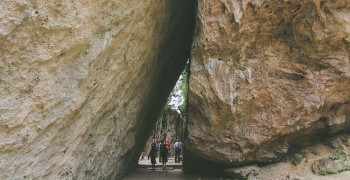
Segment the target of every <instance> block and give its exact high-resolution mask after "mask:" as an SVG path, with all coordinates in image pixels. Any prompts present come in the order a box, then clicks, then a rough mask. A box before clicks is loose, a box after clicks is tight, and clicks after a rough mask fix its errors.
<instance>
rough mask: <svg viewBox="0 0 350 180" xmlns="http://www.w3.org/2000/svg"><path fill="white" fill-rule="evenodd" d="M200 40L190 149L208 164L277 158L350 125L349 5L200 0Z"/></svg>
mask: <svg viewBox="0 0 350 180" xmlns="http://www.w3.org/2000/svg"><path fill="white" fill-rule="evenodd" d="M194 42H195V43H194V45H193V49H192V62H191V75H190V93H189V112H188V114H189V118H188V126H187V128H188V132H189V134H188V139H187V141H186V143H185V146H186V147H187V148H188V151H189V152H191V153H192V154H195V155H197V156H198V157H200V158H201V159H202V160H203V162H209V163H216V164H221V165H223V166H230V165H242V164H246V163H253V162H271V161H275V160H278V159H280V158H281V157H282V156H283V155H285V154H286V153H287V152H288V149H289V148H290V147H291V146H293V145H299V144H300V145H302V144H303V143H304V142H305V141H308V140H309V139H308V138H309V137H311V136H313V137H316V138H317V137H318V134H320V133H335V132H337V131H340V130H343V129H348V128H349V121H350V117H349V113H348V112H349V111H350V63H349V55H350V3H349V1H347V0H338V1H314V0H302V1H299V0H288V1H279V0H242V1H238V0H232V1H227V0H220V1H217V0H207V1H199V4H198V15H197V36H196V37H195V40H194ZM203 142H205V143H206V144H207V145H206V146H203V145H202V144H203ZM309 142H312V141H309ZM185 158H186V157H185ZM187 158H189V159H188V161H190V158H191V156H187ZM197 159H198V158H197ZM198 164H201V161H198Z"/></svg>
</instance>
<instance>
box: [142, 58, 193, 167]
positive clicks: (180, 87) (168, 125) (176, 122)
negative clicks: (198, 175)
mask: <svg viewBox="0 0 350 180" xmlns="http://www.w3.org/2000/svg"><path fill="white" fill-rule="evenodd" d="M189 70H190V63H189V61H188V62H187V64H186V66H185V68H184V70H183V72H182V73H181V75H180V76H179V78H178V80H177V82H176V84H175V86H174V88H173V90H172V91H171V93H170V95H169V97H168V100H167V103H166V104H165V106H164V108H163V110H162V113H161V114H160V116H159V117H158V119H157V122H156V125H155V127H154V129H153V131H152V133H151V135H150V137H149V138H148V140H147V143H146V145H145V147H144V148H143V152H142V153H141V155H140V158H139V162H138V166H139V167H141V168H145V169H147V170H153V168H152V165H151V158H148V156H149V154H150V151H151V148H152V143H156V149H157V156H156V166H155V170H156V171H157V170H160V171H162V170H163V166H162V163H161V162H160V147H161V144H162V143H165V144H168V146H167V147H168V151H169V153H168V154H169V155H168V162H167V167H166V168H167V170H169V169H182V162H183V148H182V150H181V151H180V156H179V158H176V157H175V155H176V150H175V148H173V146H174V144H175V142H176V141H178V142H179V143H180V144H181V146H183V142H184V138H185V134H186V123H187V104H188V88H189V86H188V83H189ZM175 158H176V159H175ZM177 159H179V162H178V160H177ZM175 160H176V161H177V162H175Z"/></svg>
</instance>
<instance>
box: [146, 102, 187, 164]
mask: <svg viewBox="0 0 350 180" xmlns="http://www.w3.org/2000/svg"><path fill="white" fill-rule="evenodd" d="M183 133H184V126H183V121H182V119H181V117H180V114H179V113H178V112H177V111H176V110H173V109H171V108H169V109H164V110H163V112H162V114H161V116H160V118H159V119H158V120H157V123H156V127H155V128H154V130H153V132H152V134H151V136H150V137H149V138H148V140H147V143H146V146H145V148H144V150H143V154H142V157H141V158H145V157H146V158H147V156H148V154H149V152H150V150H151V144H152V142H153V141H154V140H155V141H156V142H157V143H158V142H159V141H160V140H166V141H170V143H171V144H173V143H175V142H176V139H180V140H181V141H182V139H183ZM170 152H171V155H174V153H175V151H174V149H171V150H170Z"/></svg>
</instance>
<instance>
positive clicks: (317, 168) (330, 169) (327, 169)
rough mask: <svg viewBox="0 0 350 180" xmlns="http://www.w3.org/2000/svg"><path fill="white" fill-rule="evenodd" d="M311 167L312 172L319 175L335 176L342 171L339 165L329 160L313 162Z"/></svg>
mask: <svg viewBox="0 0 350 180" xmlns="http://www.w3.org/2000/svg"><path fill="white" fill-rule="evenodd" d="M311 167H312V171H313V172H314V173H315V174H319V175H327V174H335V173H338V172H341V171H343V166H342V164H341V163H339V162H337V161H333V160H331V159H329V158H324V159H319V160H317V161H314V162H313V163H312V166H311Z"/></svg>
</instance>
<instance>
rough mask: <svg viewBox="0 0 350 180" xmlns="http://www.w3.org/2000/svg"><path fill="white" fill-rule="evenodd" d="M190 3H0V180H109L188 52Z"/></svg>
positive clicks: (131, 151) (131, 154)
mask: <svg viewBox="0 0 350 180" xmlns="http://www.w3.org/2000/svg"><path fill="white" fill-rule="evenodd" d="M194 6H195V2H194V1H188V0H180V1H171V0H169V1H164V0H156V1H154V0H145V1H127V2H126V1H122V0H99V1H82V0H78V1H62V2H61V1H52V0H49V1H43V2H37V1H29V0H11V1H10V0H4V1H1V2H0V49H1V51H0V58H1V61H0V73H1V77H0V179H23V178H24V179H27V178H28V179H42V178H44V179H115V178H117V179H118V178H120V177H122V176H123V175H124V174H125V172H126V171H128V170H129V169H130V168H132V167H134V166H135V165H136V164H137V159H138V155H139V154H140V153H141V151H142V148H143V147H144V145H145V142H146V140H147V137H148V136H147V135H149V134H150V131H151V128H150V127H152V126H153V125H154V124H155V122H156V119H157V117H158V115H159V113H160V112H161V109H162V106H163V105H164V104H165V101H166V99H167V96H168V94H169V93H170V91H171V88H172V86H173V85H174V84H175V82H176V80H177V77H178V76H179V75H180V73H181V71H182V68H183V67H184V65H185V63H186V61H187V59H188V57H189V52H190V46H191V44H192V42H191V41H192V33H193V29H194V24H195V23H194V9H195V7H194Z"/></svg>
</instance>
